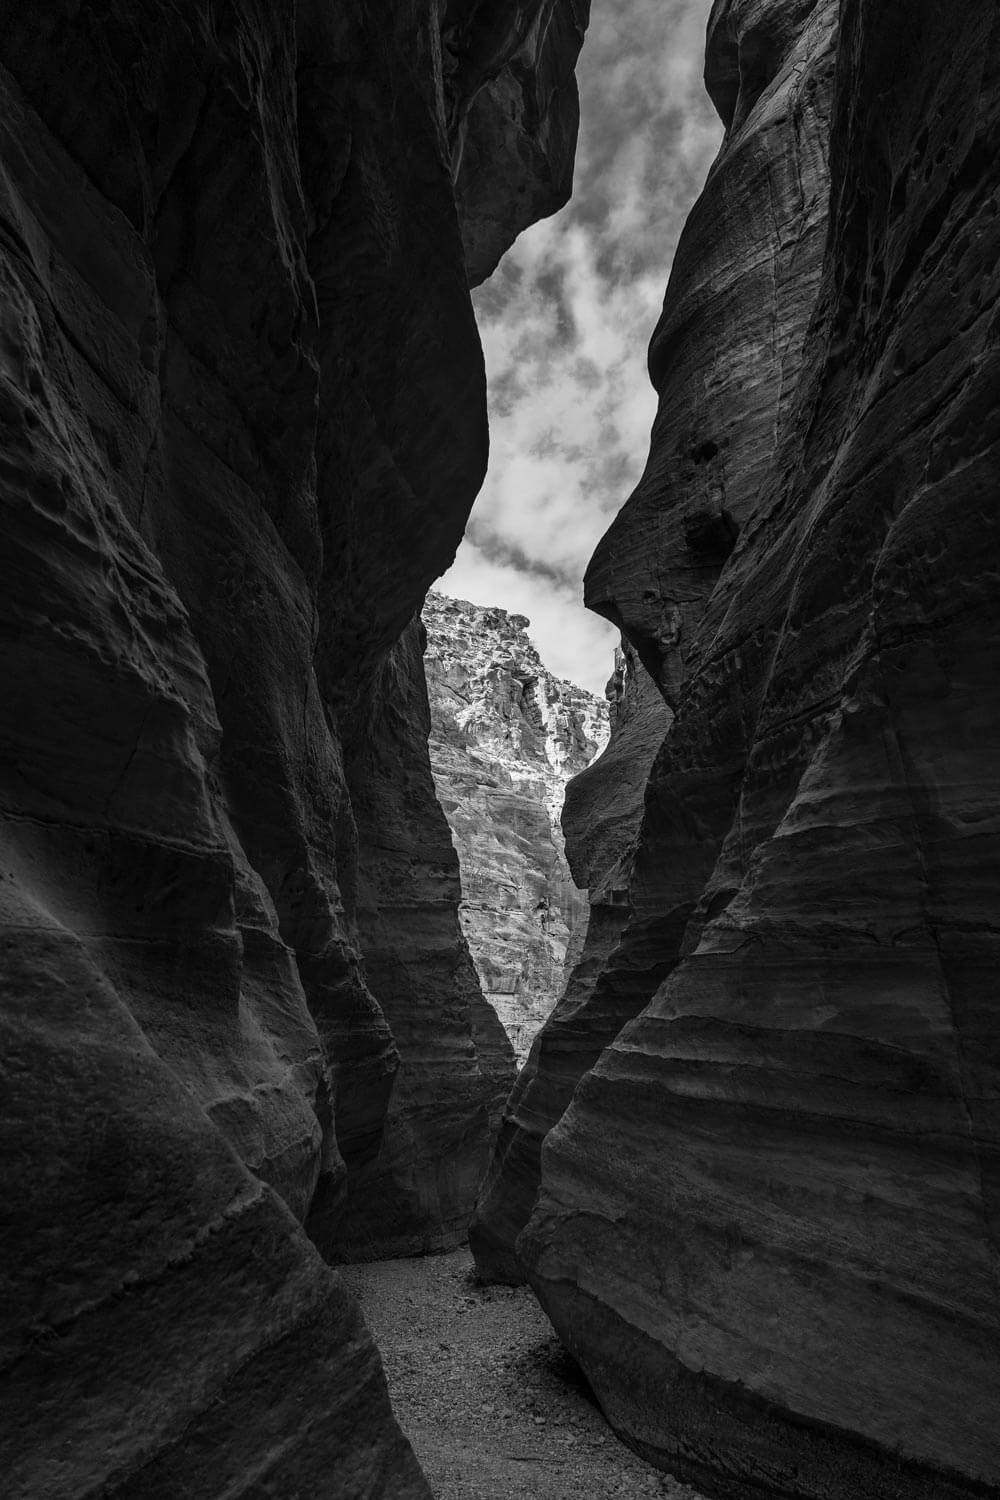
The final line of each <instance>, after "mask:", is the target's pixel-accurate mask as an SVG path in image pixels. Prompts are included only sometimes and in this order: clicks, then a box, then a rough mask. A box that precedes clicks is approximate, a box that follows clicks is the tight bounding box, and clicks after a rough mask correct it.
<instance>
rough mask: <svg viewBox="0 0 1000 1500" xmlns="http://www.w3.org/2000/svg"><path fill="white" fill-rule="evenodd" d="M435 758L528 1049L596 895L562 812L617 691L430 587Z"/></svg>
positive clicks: (491, 957)
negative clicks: (589, 687)
mask: <svg viewBox="0 0 1000 1500" xmlns="http://www.w3.org/2000/svg"><path fill="white" fill-rule="evenodd" d="M423 620H424V625H425V626H426V629H427V654H426V669H427V679H428V686H429V690H430V706H431V739H430V750H431V764H432V766H433V770H434V779H435V782H436V785H437V791H438V796H439V798H440V800H441V804H442V806H443V807H444V809H445V812H446V814H447V817H448V821H449V823H450V825H451V831H452V835H453V837H454V840H455V845H456V848H457V850H458V854H459V862H460V865H461V871H462V906H461V912H460V914H461V921H462V930H463V932H464V933H465V936H466V938H467V940H468V943H469V948H470V951H471V953H472V956H473V959H474V960H475V963H476V967H477V969H478V971H479V978H480V980H481V982H482V987H483V991H484V993H485V995H486V997H487V999H488V1000H489V1001H490V1003H491V1005H492V1006H493V1007H494V1009H495V1011H496V1013H497V1014H498V1015H499V1017H500V1019H501V1021H502V1022H503V1025H504V1027H505V1028H506V1031H507V1034H508V1035H509V1037H510V1039H511V1042H512V1043H513V1046H514V1050H515V1053H516V1055H517V1057H518V1059H519V1060H522V1061H523V1059H524V1057H525V1055H526V1053H527V1050H528V1047H529V1046H530V1044H531V1040H532V1038H533V1037H534V1035H535V1033H536V1032H537V1031H538V1029H539V1027H540V1025H541V1024H542V1021H543V1020H544V1019H545V1017H546V1016H547V1015H548V1013H549V1011H550V1010H551V1009H552V1006H553V1004H554V1003H555V1000H556V998H557V997H558V995H559V994H560V992H561V990H562V987H563V981H564V978H565V970H566V964H567V961H568V955H569V957H570V958H572V957H574V956H575V953H574V949H575V951H576V952H578V951H579V948H580V946H581V945H582V941H583V932H584V928H585V925H586V912H587V904H586V899H585V897H584V895H583V894H582V891H581V890H579V889H578V888H577V886H576V885H575V884H574V881H573V876H572V875H571V874H570V869H569V866H568V864H567V863H566V856H565V853H564V845H563V836H562V832H561V829H560V826H559V815H560V812H561V809H562V803H563V797H564V794H565V788H566V783H567V781H568V780H569V778H570V777H571V776H573V775H575V774H576V773H577V772H578V771H580V770H582V769H583V768H584V767H585V766H587V765H588V764H589V763H590V761H591V760H593V758H594V756H595V755H596V754H597V752H598V750H599V749H600V748H601V746H602V744H603V743H604V740H605V739H606V737H607V705H606V704H605V703H604V702H603V701H602V700H601V699H598V698H595V697H593V695H592V694H590V693H587V692H584V690H583V689H582V688H577V687H574V686H573V684H572V683H568V682H562V681H560V680H559V679H558V678H555V677H553V676H552V673H551V672H549V671H547V670H546V668H545V667H544V666H543V665H542V662H541V659H540V657H539V655H538V652H537V651H536V650H535V647H534V646H533V645H532V643H531V641H530V640H529V639H528V635H527V627H528V621H527V620H526V619H525V618H524V616H523V615H509V614H508V613H507V612H506V610H502V609H483V608H480V607H478V606H476V605H474V604H467V603H465V602H464V601H461V600H456V599H447V598H445V597H444V596H443V595H440V594H433V593H432V594H429V595H428V598H427V602H426V604H425V605H424V611H423Z"/></svg>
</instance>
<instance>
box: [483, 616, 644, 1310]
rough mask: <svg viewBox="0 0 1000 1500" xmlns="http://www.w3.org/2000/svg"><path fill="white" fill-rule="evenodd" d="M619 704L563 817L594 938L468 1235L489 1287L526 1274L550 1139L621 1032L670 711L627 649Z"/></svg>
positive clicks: (522, 1086)
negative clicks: (626, 966) (655, 776)
mask: <svg viewBox="0 0 1000 1500" xmlns="http://www.w3.org/2000/svg"><path fill="white" fill-rule="evenodd" d="M608 697H609V699H610V705H611V737H610V740H609V742H608V745H607V747H606V748H605V750H604V752H603V754H602V755H601V756H600V757H599V759H598V760H596V761H595V762H594V763H593V764H592V765H591V766H590V767H589V768H588V769H587V770H585V771H583V772H581V773H580V775H578V776H577V777H576V778H575V779H574V780H573V781H571V782H570V784H569V786H568V788H567V790H566V801H565V806H564V808H563V814H562V822H563V828H564V830H565V834H566V849H567V853H568V854H569V856H570V858H571V861H572V871H573V876H574V878H575V880H576V881H577V883H578V884H579V885H580V886H585V887H587V888H588V889H589V895H590V915H589V920H588V923H587V930H586V939H585V942H584V944H583V948H582V950H581V952H580V954H579V956H578V958H577V959H576V962H575V963H574V966H573V968H572V970H571V972H570V974H569V976H568V979H567V983H566V987H565V990H564V992H563V994H562V995H561V997H560V999H559V1003H558V1005H557V1006H556V1008H555V1010H554V1011H553V1013H552V1015H551V1016H550V1018H549V1020H548V1021H547V1022H546V1024H545V1026H544V1027H543V1029H542V1030H541V1031H540V1032H539V1033H538V1035H537V1036H536V1038H535V1040H534V1043H533V1045H532V1047H531V1051H530V1053H529V1054H528V1059H527V1061H526V1063H525V1064H524V1066H523V1068H522V1069H521V1071H520V1072H519V1074H518V1077H517V1082H516V1084H515V1086H514V1089H513V1091H512V1093H511V1096H510V1099H509V1100H508V1102H507V1105H506V1108H505V1110H504V1115H503V1120H502V1123H501V1126H500V1134H499V1137H498V1140H497V1145H496V1149H495V1151H494V1154H493V1159H492V1161H491V1163H490V1169H489V1172H488V1174H487V1176H486V1179H485V1181H484V1183H483V1185H482V1188H481V1190H480V1194H479V1198H478V1201H477V1203H476V1211H475V1214H474V1216H473V1220H472V1224H471V1226H470V1229H469V1243H470V1244H471V1246H472V1249H473V1252H474V1254H475V1257H476V1268H477V1271H478V1273H479V1274H480V1276H483V1277H485V1278H486V1279H488V1280H494V1281H507V1282H520V1281H523V1280H524V1279H525V1273H524V1267H523V1265H522V1263H521V1260H520V1258H519V1256H518V1254H517V1250H516V1241H517V1237H518V1235H519V1234H520V1232H521V1230H522V1229H523V1228H524V1226H525V1224H526V1223H527V1220H528V1217H529V1215H530V1213H531V1209H532V1206H533V1204H534V1201H535V1194H536V1192H537V1190H538V1181H539V1153H540V1150H541V1145H542V1142H543V1140H544V1139H545V1136H546V1134H547V1133H548V1131H549V1130H551V1128H552V1126H553V1125H555V1124H556V1122H557V1121H558V1119H559V1118H560V1116H561V1115H562V1113H563V1111H564V1110H565V1108H566V1106H567V1104H568V1103H569V1101H570V1099H571V1098H572V1095H573V1090H574V1089H575V1088H576V1085H577V1083H578V1082H579V1081H580V1078H581V1076H582V1074H583V1073H584V1072H586V1070H587V1069H588V1068H590V1067H592V1066H593V1065H594V1063H595V1062H596V1061H597V1058H598V1056H599V1055H600V1052H601V1049H602V1048H603V1047H604V1046H605V1045H606V1043H607V1041H609V1040H610V1039H611V1038H612V1037H613V1036H614V1035H615V1033H616V1031H617V1030H618V1027H619V1025H620V1022H619V1021H618V1020H617V1018H616V1012H615V1010H614V1006H613V1005H611V1004H609V1002H608V1000H607V999H606V998H604V997H603V994H602V993H598V991H597V984H598V980H599V978H600V976H601V975H602V973H603V971H604V968H605V965H606V964H607V962H608V960H609V958H610V956H611V955H612V954H613V953H614V952H615V951H616V949H617V947H618V943H619V940H620V938H621V935H622V932H623V930H624V928H625V926H626V923H627V921H628V918H629V917H630V915H631V913H632V906H631V888H632V881H633V860H634V856H635V845H636V839H637V836H638V832H639V822H640V818H641V815H642V804H643V793H644V791H645V786H646V779H647V777H648V775H649V768H650V766H651V764H652V762H653V758H654V757H655V755H656V752H657V750H658V749H659V747H660V743H661V741H662V739H663V736H664V733H665V731H666V729H667V727H668V726H669V724H670V719H671V714H670V710H669V709H668V708H667V706H666V704H665V703H664V701H663V698H662V696H661V695H660V693H659V692H658V691H657V689H656V686H655V684H654V683H653V681H652V679H651V678H650V677H649V675H648V674H647V672H646V671H645V669H644V668H643V666H642V664H641V662H640V661H639V659H638V656H637V654H636V652H635V651H634V649H633V648H632V647H631V646H629V645H628V644H627V643H623V646H622V650H621V651H620V652H619V653H618V654H617V660H616V666H615V672H614V675H613V676H612V678H611V681H610V682H609V684H608ZM609 1028H610V1029H609Z"/></svg>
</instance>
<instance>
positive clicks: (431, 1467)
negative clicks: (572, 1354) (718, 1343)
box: [339, 1250, 703, 1500]
mask: <svg viewBox="0 0 1000 1500" xmlns="http://www.w3.org/2000/svg"><path fill="white" fill-rule="evenodd" d="M339 1269H340V1270H341V1272H342V1273H343V1276H344V1279H345V1281H346V1282H347V1284H348V1286H349V1287H351V1289H352V1290H353V1291H354V1292H355V1293H356V1294H357V1296H358V1297H359V1299H360V1301H361V1305H362V1307H363V1308H364V1313H365V1317H366V1318H367V1320H368V1324H369V1326H370V1328H371V1330H372V1332H373V1333H374V1335H375V1338H376V1339H377V1341H378V1345H379V1348H380V1349H381V1351H382V1359H383V1361H384V1363H385V1369H386V1375H387V1377H388V1381H389V1390H390V1393H391V1395H392V1403H393V1406H394V1407H395V1409H396V1415H397V1417H398V1419H399V1422H400V1425H401V1426H402V1428H403V1430H404V1432H405V1433H406V1434H407V1436H408V1437H409V1439H410V1441H411V1443H412V1444H413V1447H414V1449H415V1450H416V1454H417V1457H418V1458H419V1460H420V1462H421V1464H422V1466H423V1469H424V1473H425V1474H426V1475H427V1478H428V1480H429V1481H430V1485H431V1488H432V1490H433V1491H434V1495H435V1497H436V1500H627V1497H631V1496H636V1497H638V1500H641V1497H652V1496H657V1497H661V1500H662V1497H667V1500H703V1497H701V1496H700V1495H698V1494H697V1492H696V1491H695V1490H692V1489H690V1488H689V1487H688V1486H686V1485H683V1484H679V1483H678V1482H677V1481H676V1480H673V1479H669V1478H667V1476H666V1475H663V1474H660V1473H658V1472H657V1470H655V1469H652V1468H650V1467H649V1465H648V1464H645V1463H643V1462H642V1460H641V1459H639V1458H637V1457H636V1456H635V1454H634V1453H632V1452H631V1451H630V1449H628V1448H626V1447H625V1446H624V1445H623V1444H622V1443H620V1442H619V1441H618V1440H617V1438H616V1437H615V1436H614V1434H613V1433H612V1431H611V1429H610V1428H609V1427H608V1425H607V1423H606V1422H605V1420H604V1418H603V1417H602V1416H601V1413H600V1411H599V1410H598V1408H597V1407H596V1406H595V1405H594V1403H593V1401H592V1398H591V1397H590V1396H589V1394H588V1392H587V1390H586V1388H585V1386H584V1384H583V1382H582V1380H581V1378H580V1376H579V1374H578V1373H577V1371H576V1367H575V1366H574V1365H573V1363H572V1361H571V1360H570V1359H569V1358H568V1357H567V1355H566V1354H565V1352H564V1351H563V1348H562V1345H561V1344H560V1343H559V1341H558V1339H556V1338H555V1336H554V1334H553V1332H552V1328H551V1326H550V1324H549V1323H548V1321H547V1319H546V1317H545V1314H544V1313H543V1312H542V1310H541V1308H540V1307H539V1306H538V1303H537V1302H536V1301H535V1299H534V1297H533V1296H532V1294H531V1293H530V1292H529V1291H527V1290H525V1289H524V1288H521V1287H480V1286H476V1285H475V1283H474V1282H473V1279H472V1257H471V1256H470V1254H469V1252H468V1251H467V1250H458V1251H454V1252H452V1253H451V1254H449V1255H435V1256H427V1257H425V1258H424V1259H421V1260H390V1261H380V1262H377V1263H375V1264H372V1265H351V1266H341V1267H340V1268H339Z"/></svg>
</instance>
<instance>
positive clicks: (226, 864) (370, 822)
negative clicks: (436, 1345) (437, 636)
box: [0, 0, 586, 1500]
mask: <svg viewBox="0 0 1000 1500" xmlns="http://www.w3.org/2000/svg"><path fill="white" fill-rule="evenodd" d="M585 20H586V4H585V3H583V0H536V3H533V4H529V5H515V4H513V3H511V4H499V5H495V4H494V5H489V6H487V5H482V4H476V3H472V0H467V3H462V0H452V3H448V4H443V3H442V4H433V5H432V4H425V3H419V0H410V3H403V4H397V5H393V6H388V5H383V4H380V3H376V0H351V3H347V4H344V5H335V6H334V5H328V4H325V3H320V0H300V3H298V4H292V3H290V0H280V3H273V0H272V3H268V4H262V3H258V0H250V3H248V4H245V5H241V6H238V7H231V6H222V5H218V4H215V3H214V0H199V3H196V4H190V5H187V6H183V7H177V6H174V5H169V4H165V3H162V0H142V3H139V4H128V5H126V4H125V3H123V0H109V3H107V4H103V5H100V6H96V5H94V6H90V5H87V6H79V5H65V4H57V3H55V0H41V3H38V4H33V5H31V6H24V5H18V4H13V3H9V0H4V3H2V4H0V37H2V45H0V64H2V69H0V162H2V171H0V230H2V234H0V277H2V283H3V298H2V304H0V422H2V424H3V451H4V457H3V465H2V474H0V491H2V499H3V516H4V544H3V548H2V549H0V574H2V585H3V586H2V590H0V612H2V628H0V652H2V657H3V683H4V693H3V699H2V703H0V816H2V819H3V829H4V834H3V853H2V863H0V907H2V920H3V930H4V938H3V943H2V945H0V968H2V979H0V995H2V1005H0V1025H2V1028H3V1049H2V1062H0V1068H2V1071H3V1090H4V1099H5V1108H4V1135H5V1139H4V1147H5V1159H6V1161H7V1164H8V1186H7V1192H6V1193H5V1196H4V1203H3V1207H2V1210H0V1214H2V1217H3V1220H4V1225H3V1229H4V1241H5V1244H7V1245H9V1246H12V1247H13V1253H11V1254H9V1255H7V1256H6V1257H5V1263H4V1269H3V1278H4V1285H3V1293H4V1295H3V1299H2V1301H3V1307H4V1315H3V1374H2V1376H0V1383H2V1398H0V1399H2V1405H3V1410H4V1416H5V1420H4V1423H3V1428H2V1432H0V1472H2V1473H3V1476H4V1485H3V1488H4V1493H5V1494H6V1495H10V1496H12V1497H28V1496H30V1497H32V1500H38V1497H42V1496H44V1497H46V1500H49V1497H51V1500H61V1497H67V1500H68V1497H75V1496H81V1495H83V1494H95V1493H97V1492H98V1491H100V1492H101V1493H108V1494H110V1493H114V1494H115V1495H120V1496H137V1497H138V1496H142V1497H143V1500H153V1497H156V1496H161V1495H162V1496H164V1497H171V1500H172V1497H175V1496H177V1495H179V1494H188V1495H198V1496H204V1497H207V1500H210V1497H212V1496H215V1495H220V1496H221V1495H223V1494H225V1495H227V1496H236V1495H250V1494H253V1495H255V1496H264V1495H272V1494H273V1495H277V1494H282V1495H290V1494H292V1493H295V1494H299V1495H302V1496H307V1495H308V1496H314V1495H315V1496H319V1495H323V1496H338V1497H339V1496H344V1497H347V1496H350V1497H354V1496H358V1497H360V1496H362V1495H363V1496H365V1497H370V1500H374V1497H377V1496H386V1497H390V1496H391V1497H392V1500H402V1497H409V1496H417V1495H420V1496H424V1495H426V1494H427V1488H426V1485H425V1483H424V1481H423V1479H422V1477H421V1475H420V1474H419V1471H418V1469H417V1467H416V1464H415V1462H414V1460H413V1457H412V1454H411V1453H410V1450H409V1447H408V1445H407V1443H406V1442H405V1440H404V1439H403V1437H402V1435H401V1434H400V1432H399V1430H398V1428H397V1427H396V1425H395V1422H394V1420H393V1418H392V1415H391V1412H390V1410H389V1405H388V1400H387V1397H386V1393H385V1385H384V1380H383V1377H382V1373H381V1368H380V1364H379V1360H378V1356H377V1352H376V1351H375V1349H374V1346H373V1344H372V1342H371V1339H370V1337H369V1335H368V1334H367V1331H366V1330H365V1328H364V1325H363V1323H362V1321H361V1319H360V1316H359V1314H358V1312H357V1309H356V1307H355V1306H354V1304H353V1303H352V1302H351V1300H350V1299H349V1298H348V1297H347V1296H346V1295H345V1294H344V1292H343V1290H342V1288H341V1286H340V1283H339V1280H338V1278H337V1276H336V1273H335V1272H333V1271H332V1270H330V1268H329V1266H328V1265H327V1264H326V1263H325V1261H327V1260H329V1259H334V1258H336V1257H337V1256H338V1255H343V1254H345V1253H351V1254H358V1253H364V1252H368V1253H384V1252H385V1251H386V1250H387V1249H394V1248H398V1247H400V1246H406V1247H408V1248H426V1247H428V1246H433V1245H438V1244H442V1243H453V1242H454V1240H455V1238H456V1237H457V1236H458V1235H459V1234H460V1233H461V1226H462V1224H463V1222H464V1218H465V1216H466V1215H467V1213H468V1209H469V1205H470V1200H471V1194H472V1191H473V1187H474V1183H475V1179H476V1177H477V1175H478V1173H479V1171H480V1170H481V1167H482V1163H483V1160H484V1156H485V1153H486V1151H487V1149H488V1131H489V1119H490V1116H491V1115H494V1116H495V1114H496V1112H497V1110H498V1106H499V1100H500V1097H501V1096H502V1093H503V1091H504V1089H505V1087H506V1084H507V1082H508V1081H509V1079H510V1077H511V1076H512V1071H513V1065H512V1058H511V1054H510V1051H509V1048H508V1046H507V1044H506V1041H505V1039H504V1037H503V1033H502V1030H501V1028H500V1027H499V1025H498V1023H497V1022H496V1020H495V1018H494V1017H493V1016H492V1013H491V1012H490V1011H489V1008H488V1007H486V1006H485V1004H484V1002H483V1001H482V998H481V996H480V995H479V994H478V990H477V986H476V982H475V975H474V972H473V970H472V967H471V964H470V962H469V959H468V954H467V950H466V947H465V944H464V940H463V939H462V936H461V933H460V930H459V927H458V922H457V912H456V907H457V901H458V895H459V886H458V869H457V864H456V861H455V856H454V852H453V850H452V848H451V843H450V839H449V837H448V832H447V827H446V825H445V823H444V819H443V816H442V815H441V813H440V810H439V809H438V808H437V806H436V804H435V803H434V799H433V793H432V786H431V779H430V768H429V762H428V759H427V749H426V742H425V740H422V739H421V735H422V734H424V733H425V732H426V700H425V698H424V697H423V696H422V695H423V687H422V675H421V667H420V652H419V632H418V627H416V626H410V627H409V628H407V627H408V625H409V622H410V621H411V620H412V618H413V616H414V614H415V612H416V611H417V610H418V609H419V606H420V604H421V602H422V599H423V595H424V592H425V591H426V588H427V586H428V584H429V583H430V582H431V580H432V579H433V578H434V577H435V576H437V574H439V573H440V572H441V571H442V570H443V568H444V567H446V566H447V564H448V563H449V561H450V559H451V557H452V556H453V554H454V550H455V547H456V545H457V543H458V540H459V538H460V536H461V532H462V529H463V526H464V523H465V519H466V517H467V514H468V511H469V508H470V506H471V504H472V501H473V499H474V497H475V494H476V491H477V489H478V487H479V484H480V482H481V479H482V474H483V469H484V465H485V461H486V449H487V429H486V409H485V390H484V373H483V363H482V355H481V351H480V347H479V341H478V337H477V334H476V329H475V323H474V319H473V315H472V310H471V305H470V300H469V294H468V286H469V283H470V281H471V280H475V279H477V278H478V277H481V276H482V275H483V274H485V272H486V271H487V270H488V269H489V268H490V266H491V265H492V264H493V263H495V261H496V259H497V258H498V257H499V255H500V254H501V253H502V251H503V249H504V248H505V246H506V245H507V244H509V243H510V241H511V239H512V238H513V236H514V235H515V234H516V232H517V231H518V230H519V229H520V228H521V227H523V225H524V223H526V222H528V220H529V219H530V218H531V217H533V216H537V215H538V214H539V213H542V212H548V211H551V210H552V209H554V208H555V207H557V206H558V205H559V203H560V202H561V201H563V200H564V199H565V197H566V195H567V193H568V189H569V179H570V173H571V164H572V148H573V141H574V136H575V126H576V97H575V90H574V87H573V81H572V70H573V64H574V60H575V57H576V53H577V50H578V48H579V45H580V41H581V38H582V32H583V26H584V24H585ZM404 796H405V797H406V798H407V799H409V798H411V797H412V802H409V801H408V808H409V809H410V811H409V813H408V817H407V819H403V818H401V815H400V808H401V799H402V798H403V797H404ZM414 820H415V821H414ZM416 823H419V826H416ZM403 929H405V930H406V933H407V935H409V934H410V933H411V932H412V931H414V930H417V932H418V935H419V941H418V942H416V943H415V944H410V942H409V936H407V939H406V945H405V952H404V951H402V950H403V946H404V945H403V941H402V938H401V932H402V930H403Z"/></svg>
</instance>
